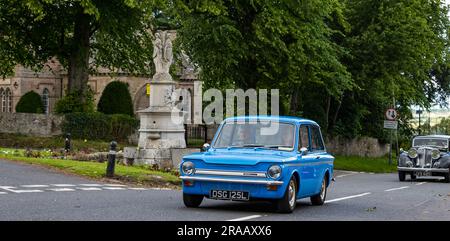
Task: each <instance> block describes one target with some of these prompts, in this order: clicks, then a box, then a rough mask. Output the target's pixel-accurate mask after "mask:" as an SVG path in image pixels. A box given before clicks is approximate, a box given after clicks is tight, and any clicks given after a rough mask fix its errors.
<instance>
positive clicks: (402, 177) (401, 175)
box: [398, 171, 406, 182]
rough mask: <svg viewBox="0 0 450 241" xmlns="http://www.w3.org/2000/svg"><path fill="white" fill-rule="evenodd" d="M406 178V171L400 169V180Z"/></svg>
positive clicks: (402, 180)
mask: <svg viewBox="0 0 450 241" xmlns="http://www.w3.org/2000/svg"><path fill="white" fill-rule="evenodd" d="M405 179H406V173H405V172H404V171H398V180H400V181H401V182H404V181H405Z"/></svg>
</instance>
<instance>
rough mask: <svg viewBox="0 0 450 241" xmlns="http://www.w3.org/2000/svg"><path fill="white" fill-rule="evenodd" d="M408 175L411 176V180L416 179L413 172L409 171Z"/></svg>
mask: <svg viewBox="0 0 450 241" xmlns="http://www.w3.org/2000/svg"><path fill="white" fill-rule="evenodd" d="M410 176H411V180H416V179H417V176H416V174H415V173H414V172H411V173H410Z"/></svg>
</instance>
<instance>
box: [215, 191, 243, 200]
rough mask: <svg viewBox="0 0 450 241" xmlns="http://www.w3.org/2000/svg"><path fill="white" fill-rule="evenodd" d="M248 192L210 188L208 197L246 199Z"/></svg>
mask: <svg viewBox="0 0 450 241" xmlns="http://www.w3.org/2000/svg"><path fill="white" fill-rule="evenodd" d="M249 197H250V195H249V193H248V192H242V191H228V190H211V191H210V193H209V198H212V199H220V200H236V201H248V200H249Z"/></svg>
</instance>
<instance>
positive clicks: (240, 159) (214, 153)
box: [183, 148, 297, 165]
mask: <svg viewBox="0 0 450 241" xmlns="http://www.w3.org/2000/svg"><path fill="white" fill-rule="evenodd" d="M296 158H297V153H295V152H286V151H276V150H263V149H256V148H247V149H236V150H228V149H215V150H210V151H207V152H198V153H192V154H190V155H186V156H184V157H183V159H184V160H187V159H195V160H202V161H204V162H205V163H207V164H231V165H233V164H234V165H257V164H258V163H261V162H271V163H274V162H285V161H290V160H295V159H296Z"/></svg>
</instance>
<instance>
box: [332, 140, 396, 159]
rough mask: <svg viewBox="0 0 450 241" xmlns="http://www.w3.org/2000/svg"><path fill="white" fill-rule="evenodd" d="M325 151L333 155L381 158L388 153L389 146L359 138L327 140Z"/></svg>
mask: <svg viewBox="0 0 450 241" xmlns="http://www.w3.org/2000/svg"><path fill="white" fill-rule="evenodd" d="M325 145H326V148H327V151H328V152H329V153H331V154H333V155H343V156H361V157H381V156H384V155H386V154H388V153H389V144H381V143H379V142H378V139H375V138H371V137H359V138H354V139H351V140H348V139H344V138H338V137H334V138H328V140H327V141H326V144H325Z"/></svg>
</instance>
